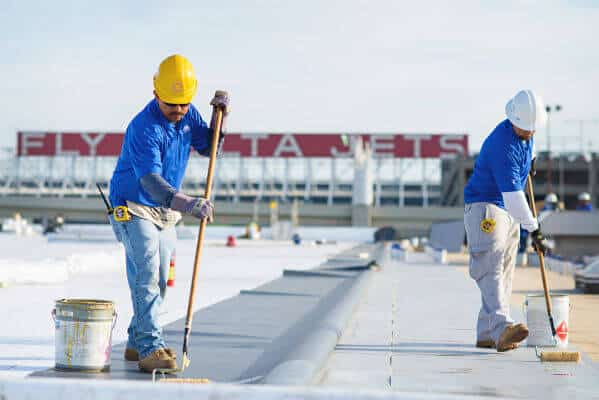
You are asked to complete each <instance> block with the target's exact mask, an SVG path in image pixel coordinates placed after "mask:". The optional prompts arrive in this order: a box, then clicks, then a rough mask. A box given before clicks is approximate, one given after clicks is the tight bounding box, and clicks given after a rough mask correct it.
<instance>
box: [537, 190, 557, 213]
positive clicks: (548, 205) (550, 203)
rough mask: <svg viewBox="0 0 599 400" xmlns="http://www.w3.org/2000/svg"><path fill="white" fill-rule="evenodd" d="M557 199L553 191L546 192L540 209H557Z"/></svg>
mask: <svg viewBox="0 0 599 400" xmlns="http://www.w3.org/2000/svg"><path fill="white" fill-rule="evenodd" d="M558 203H559V200H558V198H557V195H556V194H555V193H548V194H547V196H545V201H544V202H543V208H542V209H541V211H556V210H557V209H558Z"/></svg>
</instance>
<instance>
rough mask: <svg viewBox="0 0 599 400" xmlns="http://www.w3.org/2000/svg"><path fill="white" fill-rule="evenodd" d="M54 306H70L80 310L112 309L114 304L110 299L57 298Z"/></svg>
mask: <svg viewBox="0 0 599 400" xmlns="http://www.w3.org/2000/svg"><path fill="white" fill-rule="evenodd" d="M55 303H56V307H70V308H78V309H82V310H112V309H113V308H114V304H113V303H112V301H110V300H98V299H59V300H56V302H55Z"/></svg>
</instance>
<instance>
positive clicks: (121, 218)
mask: <svg viewBox="0 0 599 400" xmlns="http://www.w3.org/2000/svg"><path fill="white" fill-rule="evenodd" d="M112 215H113V216H114V220H115V221H118V222H126V221H129V220H130V219H131V214H129V209H128V208H127V206H116V207H115V208H114V211H113V212H112Z"/></svg>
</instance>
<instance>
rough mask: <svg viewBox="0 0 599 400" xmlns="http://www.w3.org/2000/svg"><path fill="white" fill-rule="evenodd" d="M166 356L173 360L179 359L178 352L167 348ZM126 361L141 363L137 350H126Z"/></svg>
mask: <svg viewBox="0 0 599 400" xmlns="http://www.w3.org/2000/svg"><path fill="white" fill-rule="evenodd" d="M164 351H166V354H168V355H169V357H170V358H172V359H173V360H176V359H177V352H175V350H173V349H169V348H165V349H164ZM125 361H139V353H138V352H137V350H135V349H131V348H127V349H125Z"/></svg>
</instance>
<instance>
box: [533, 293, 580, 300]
mask: <svg viewBox="0 0 599 400" xmlns="http://www.w3.org/2000/svg"><path fill="white" fill-rule="evenodd" d="M569 296H570V295H568V294H565V293H551V294H550V295H549V297H551V298H554V297H559V298H564V297H569ZM538 297H542V298H545V295H544V294H527V295H526V298H527V299H528V298H535V299H536V298H538Z"/></svg>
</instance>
